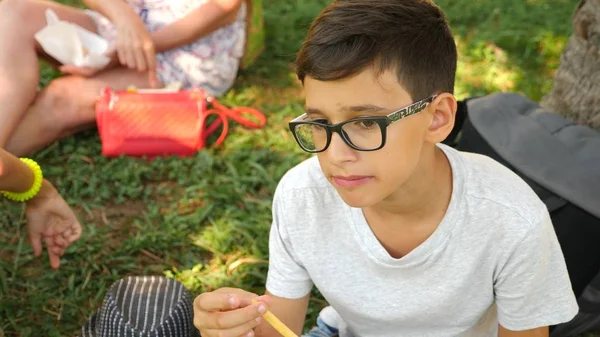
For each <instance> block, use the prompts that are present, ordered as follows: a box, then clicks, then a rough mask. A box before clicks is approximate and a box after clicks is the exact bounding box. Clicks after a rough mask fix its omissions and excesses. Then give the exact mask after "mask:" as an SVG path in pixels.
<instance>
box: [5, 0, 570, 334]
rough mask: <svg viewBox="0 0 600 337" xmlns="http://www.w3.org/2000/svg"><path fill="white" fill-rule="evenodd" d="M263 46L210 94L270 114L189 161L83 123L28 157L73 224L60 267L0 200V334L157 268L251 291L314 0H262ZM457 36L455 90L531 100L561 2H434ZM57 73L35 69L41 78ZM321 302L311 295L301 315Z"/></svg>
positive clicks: (56, 328)
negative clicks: (123, 152) (108, 146)
mask: <svg viewBox="0 0 600 337" xmlns="http://www.w3.org/2000/svg"><path fill="white" fill-rule="evenodd" d="M264 3H265V5H264V6H265V25H266V29H267V38H268V48H267V50H266V52H265V53H264V54H263V55H262V57H261V58H260V59H259V60H258V62H257V63H256V64H255V65H254V66H253V67H252V68H250V69H248V70H247V71H245V72H243V73H241V74H240V77H239V80H238V82H237V84H236V86H235V88H234V89H233V90H232V91H231V92H230V93H229V94H227V95H226V97H224V98H223V99H222V100H223V101H224V102H227V103H230V104H235V105H252V106H255V107H258V108H260V109H261V110H262V111H264V112H265V113H266V114H267V116H268V126H267V127H266V128H265V129H264V130H258V131H248V130H246V129H244V128H242V127H236V128H234V129H233V130H232V132H231V134H230V136H229V137H228V138H227V141H226V142H225V144H224V146H222V147H218V148H210V149H207V150H204V151H201V152H199V153H198V154H197V155H196V156H194V157H193V158H185V159H175V158H164V159H156V160H154V161H147V160H144V159H133V158H118V159H106V158H103V157H102V156H100V155H99V153H100V145H99V144H100V142H99V138H98V136H97V135H96V133H95V132H94V131H90V132H86V133H83V134H80V135H77V136H76V137H72V138H69V139H65V140H63V141H60V142H57V143H55V144H53V145H51V146H50V147H48V148H47V149H45V150H43V151H41V152H39V153H38V154H36V155H35V159H37V160H39V161H40V162H41V164H42V165H43V167H44V168H45V172H46V174H47V175H48V176H49V177H50V179H51V180H52V181H53V182H54V183H55V184H56V186H57V187H58V188H59V189H60V191H61V192H62V194H63V195H64V196H65V197H66V198H67V199H68V202H69V203H70V204H71V205H73V207H74V208H75V209H76V210H77V212H78V214H79V216H80V219H81V221H82V223H83V225H84V228H85V232H84V234H83V237H82V238H81V240H80V241H78V242H77V243H76V244H75V245H73V246H72V247H71V248H69V250H68V252H67V254H66V255H65V257H64V258H63V260H62V267H61V269H60V271H59V272H55V271H53V270H51V268H50V267H49V265H48V262H47V260H46V259H47V256H43V257H42V258H40V259H36V258H34V257H33V255H32V250H31V248H30V247H29V246H28V245H27V240H26V235H25V231H24V226H25V223H24V220H23V214H22V208H21V207H19V206H18V205H14V204H8V203H2V204H0V207H1V209H2V210H1V211H0V216H1V218H0V242H2V244H0V336H3V335H6V336H38V335H44V336H72V335H74V334H75V333H76V331H77V330H78V329H79V327H80V326H81V325H82V324H83V323H84V322H85V320H86V318H87V317H88V316H89V315H90V314H91V313H92V312H94V311H95V310H96V309H97V307H98V306H99V305H100V304H101V301H102V298H103V296H104V293H105V291H106V289H107V288H108V287H109V286H110V284H111V283H112V282H113V281H115V280H117V279H119V278H122V277H124V276H127V275H141V274H155V275H156V274H166V275H168V276H170V277H174V278H176V279H178V280H181V281H182V282H183V283H184V284H185V285H186V286H187V287H188V288H189V289H190V290H191V291H192V292H193V293H194V294H197V293H200V292H202V291H209V290H213V289H216V288H218V287H222V286H235V287H243V288H246V289H248V290H251V291H255V292H262V291H263V286H264V282H265V277H266V272H267V263H266V261H267V259H268V250H267V248H268V245H267V240H268V230H269V226H270V220H271V213H270V203H271V198H272V195H273V192H274V189H275V187H276V185H277V182H278V180H279V179H280V178H281V176H282V175H283V174H284V172H285V171H286V170H288V169H289V168H291V167H293V166H294V165H296V164H297V163H298V162H300V161H301V160H303V159H305V158H307V155H306V154H304V153H302V152H301V151H300V150H299V149H298V148H297V146H296V145H295V143H294V142H293V139H292V138H291V136H290V134H289V133H288V132H287V131H286V122H287V121H288V120H290V119H291V118H292V117H294V116H296V115H298V114H300V113H301V111H302V91H301V88H300V86H299V85H298V83H297V82H296V81H295V79H294V76H293V72H292V66H291V62H292V61H293V59H294V55H295V52H296V51H297V49H298V47H299V45H300V42H301V40H302V38H303V37H304V34H305V32H306V29H307V27H308V26H309V25H310V22H311V20H312V19H313V18H314V17H315V15H317V14H318V12H319V11H320V10H321V9H322V8H323V6H325V5H326V4H327V3H328V1H325V0H310V1H308V0H293V1H281V0H265V1H264ZM438 4H439V5H440V6H441V7H442V8H443V9H444V10H445V11H446V13H447V15H448V17H449V20H450V22H451V25H452V28H453V30H454V31H455V33H456V36H457V41H458V46H459V51H460V55H461V56H460V60H459V70H458V77H457V92H456V94H457V96H458V98H459V99H461V98H465V97H468V96H471V95H481V94H486V93H491V92H495V91H500V90H501V91H513V92H519V93H523V94H525V95H527V96H529V97H531V98H532V99H534V100H539V99H540V98H541V97H542V96H543V95H544V94H545V93H546V92H548V91H549V89H550V87H551V84H552V77H553V74H554V71H555V70H556V68H557V67H558V62H559V57H560V52H561V51H562V49H563V48H564V46H565V43H566V40H567V37H568V36H569V34H570V31H571V17H570V15H571V13H572V12H573V10H574V6H575V5H574V3H573V2H572V1H567V0H497V1H484V0H438ZM54 76H56V73H55V72H54V71H53V70H51V69H49V68H44V69H43V79H42V85H44V84H46V83H47V82H48V81H49V80H50V79H51V78H53V77H54ZM323 305H324V302H323V301H322V300H321V299H320V297H319V294H318V293H317V292H315V296H314V297H313V300H312V301H311V306H310V311H309V315H308V320H307V326H309V325H311V324H312V323H313V322H314V319H315V314H316V313H317V312H318V310H319V308H320V307H321V306H323Z"/></svg>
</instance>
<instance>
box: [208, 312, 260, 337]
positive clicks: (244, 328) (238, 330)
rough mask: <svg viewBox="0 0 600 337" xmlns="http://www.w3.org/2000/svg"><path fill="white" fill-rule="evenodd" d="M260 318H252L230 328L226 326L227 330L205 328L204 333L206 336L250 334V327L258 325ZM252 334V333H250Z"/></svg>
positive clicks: (232, 336)
mask: <svg viewBox="0 0 600 337" xmlns="http://www.w3.org/2000/svg"><path fill="white" fill-rule="evenodd" d="M260 320H261V318H260V317H258V318H256V319H252V320H250V321H247V322H244V324H240V325H238V326H235V327H231V328H227V329H228V331H222V329H214V330H212V329H207V331H206V334H207V335H208V336H228V337H229V336H231V337H238V336H244V337H246V336H250V335H248V333H249V332H250V331H252V329H254V328H256V326H258V324H260ZM252 335H254V334H252Z"/></svg>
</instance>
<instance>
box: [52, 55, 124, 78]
mask: <svg viewBox="0 0 600 337" xmlns="http://www.w3.org/2000/svg"><path fill="white" fill-rule="evenodd" d="M104 55H106V56H108V57H109V58H110V62H108V64H107V65H106V66H104V68H89V67H78V66H74V65H62V66H60V68H58V70H60V72H61V73H63V74H66V75H76V76H82V77H92V76H94V75H96V74H97V73H99V72H101V71H105V70H108V69H112V68H114V67H116V66H118V65H119V59H118V58H117V51H116V50H115V49H109V50H107V51H106V53H105V54H104Z"/></svg>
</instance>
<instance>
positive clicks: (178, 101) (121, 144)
mask: <svg viewBox="0 0 600 337" xmlns="http://www.w3.org/2000/svg"><path fill="white" fill-rule="evenodd" d="M209 107H210V109H209ZM210 115H216V116H217V119H215V120H214V121H213V122H212V123H210V124H208V123H207V117H208V116H210ZM246 116H252V117H254V119H256V120H257V121H253V120H251V119H248V118H246ZM228 118H231V119H232V120H234V121H236V122H238V123H239V124H241V125H243V126H245V127H247V128H251V129H258V128H262V127H264V126H265V124H266V122H267V120H266V117H265V115H264V114H263V113H261V112H260V111H258V110H256V109H253V108H248V107H235V108H227V107H225V106H223V105H222V104H219V102H217V100H215V99H214V98H213V97H212V96H209V95H208V94H207V93H206V92H205V91H203V90H201V89H192V90H180V91H176V92H153V91H148V92H143V91H140V92H138V91H113V90H111V88H105V89H104V90H103V91H102V93H101V95H100V97H99V98H98V100H97V102H96V123H97V125H98V132H99V134H100V140H101V142H102V154H103V155H104V156H107V157H116V156H120V155H126V156H136V157H139V156H148V157H155V156H166V155H179V156H191V155H193V154H194V153H196V152H197V151H198V150H201V149H203V148H205V147H206V139H207V138H208V137H209V136H210V135H211V134H212V133H214V132H215V131H216V130H217V129H218V128H219V127H220V126H221V125H222V126H223V129H222V131H221V135H220V136H219V138H218V139H217V141H216V142H215V145H220V144H221V143H222V142H223V141H224V140H225V137H226V136H227V133H228V131H229V123H228Z"/></svg>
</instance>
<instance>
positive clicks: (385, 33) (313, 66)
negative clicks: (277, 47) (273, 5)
mask: <svg viewBox="0 0 600 337" xmlns="http://www.w3.org/2000/svg"><path fill="white" fill-rule="evenodd" d="M456 57H457V56H456V45H455V43H454V38H453V36H452V32H451V30H450V27H449V26H448V22H447V21H446V17H445V15H444V13H443V12H442V11H441V9H440V8H439V7H438V6H437V5H435V4H434V3H433V2H431V1H430V0H336V1H334V2H333V3H331V4H330V5H329V6H327V8H325V9H324V10H323V11H322V12H321V14H319V16H318V17H317V18H316V19H315V21H314V22H313V23H312V25H311V27H310V29H309V31H308V34H307V36H306V38H305V40H304V43H303V44H302V47H301V49H300V52H299V53H298V56H297V59H296V73H297V75H298V78H299V79H300V81H302V82H304V78H305V77H306V76H310V77H312V78H314V79H316V80H319V81H330V80H337V79H342V78H345V77H348V76H352V75H355V74H357V73H359V72H361V71H362V70H364V69H365V68H366V67H367V66H371V65H375V66H377V67H378V68H377V69H378V70H379V71H385V70H391V69H393V70H396V72H397V77H398V81H399V83H400V84H401V85H402V87H403V88H404V89H406V90H407V91H408V93H409V94H410V95H411V96H412V98H413V100H419V99H423V98H426V97H428V96H430V95H432V94H434V93H435V92H449V93H453V92H454V79H455V73H456Z"/></svg>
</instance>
